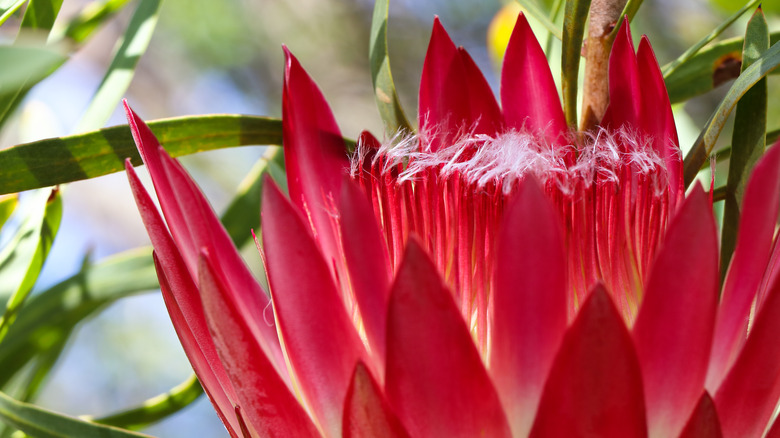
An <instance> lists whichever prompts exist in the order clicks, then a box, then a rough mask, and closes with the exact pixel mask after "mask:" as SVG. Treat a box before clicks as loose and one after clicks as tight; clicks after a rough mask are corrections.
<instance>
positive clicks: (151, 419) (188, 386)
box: [92, 374, 203, 430]
mask: <svg viewBox="0 0 780 438" xmlns="http://www.w3.org/2000/svg"><path fill="white" fill-rule="evenodd" d="M202 394H203V387H202V386H200V382H199V381H198V378H197V376H195V374H193V375H192V376H190V378H188V379H187V380H186V381H184V382H182V383H181V384H179V385H177V386H176V387H175V388H173V389H171V390H170V391H168V392H166V393H165V394H160V395H158V396H156V397H153V398H150V399H149V400H147V401H145V402H144V403H142V404H141V406H139V407H137V408H133V409H129V410H127V411H124V412H120V413H117V414H114V415H110V416H108V417H102V418H98V419H96V420H92V421H93V422H95V423H100V424H106V425H109V426H115V427H121V428H124V429H130V430H139V429H143V428H144V427H147V426H149V425H150V424H153V423H156V422H158V421H160V420H162V419H163V418H165V417H167V416H169V415H172V414H175V413H176V412H179V411H180V410H182V409H183V408H185V407H187V406H189V405H190V403H192V402H194V401H195V400H197V399H198V397H200V396H201V395H202Z"/></svg>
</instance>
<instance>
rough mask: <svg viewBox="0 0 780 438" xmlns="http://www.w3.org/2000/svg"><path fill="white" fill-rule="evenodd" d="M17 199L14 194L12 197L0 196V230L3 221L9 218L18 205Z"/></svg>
mask: <svg viewBox="0 0 780 438" xmlns="http://www.w3.org/2000/svg"><path fill="white" fill-rule="evenodd" d="M18 201H19V197H18V196H16V195H15V194H12V195H0V228H2V227H3V225H4V224H5V221H7V220H8V218H9V217H11V214H13V212H14V210H16V206H17V205H18V203H19V202H18Z"/></svg>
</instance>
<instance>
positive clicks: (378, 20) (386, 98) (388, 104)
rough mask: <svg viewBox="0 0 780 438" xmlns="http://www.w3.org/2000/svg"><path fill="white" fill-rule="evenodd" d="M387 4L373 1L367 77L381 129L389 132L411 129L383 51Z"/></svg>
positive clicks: (381, 0) (385, 1)
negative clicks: (382, 123) (381, 123)
mask: <svg viewBox="0 0 780 438" xmlns="http://www.w3.org/2000/svg"><path fill="white" fill-rule="evenodd" d="M389 5H390V2H389V0H376V2H375V3H374V17H373V19H372V20H371V38H370V40H369V41H370V45H369V50H368V59H369V63H370V64H371V81H372V83H373V84H374V96H375V98H376V105H377V107H378V108H379V114H380V116H381V117H382V120H383V121H384V122H385V129H387V132H388V133H389V134H391V135H392V134H394V133H396V132H398V131H400V130H403V131H406V132H412V131H414V130H413V129H412V125H411V124H410V123H409V120H408V119H407V118H406V115H405V114H404V110H403V108H402V107H401V102H400V101H399V100H398V94H397V93H396V91H395V84H394V83H393V75H392V73H391V71H390V57H389V55H388V53H387V14H388V8H389Z"/></svg>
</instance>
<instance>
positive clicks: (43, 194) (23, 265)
mask: <svg viewBox="0 0 780 438" xmlns="http://www.w3.org/2000/svg"><path fill="white" fill-rule="evenodd" d="M61 219H62V199H61V198H60V196H59V190H57V189H54V190H41V191H39V192H38V193H36V195H35V198H34V200H33V209H32V212H31V214H30V215H29V216H28V217H27V218H26V220H25V221H24V223H23V224H22V226H21V227H20V229H19V231H18V232H17V234H16V235H15V236H14V238H13V239H12V240H11V242H9V243H8V245H7V246H6V247H5V248H3V251H2V252H0V278H2V279H3V282H2V283H0V299H3V298H7V302H6V305H5V307H6V309H5V313H4V314H3V316H0V342H2V340H3V338H4V337H5V335H6V333H7V332H8V328H9V327H10V326H11V324H12V323H13V322H14V320H15V318H16V314H17V312H18V311H19V308H20V307H21V306H22V304H23V303H24V300H25V299H26V298H27V295H29V293H30V291H31V290H32V288H33V286H34V285H35V282H36V281H37V280H38V275H39V274H40V272H41V268H43V263H44V262H45V261H46V257H47V256H48V255H49V250H50V249H51V245H52V243H53V242H54V237H55V236H56V235H57V230H58V229H59V227H60V220H61Z"/></svg>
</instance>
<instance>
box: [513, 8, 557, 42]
mask: <svg viewBox="0 0 780 438" xmlns="http://www.w3.org/2000/svg"><path fill="white" fill-rule="evenodd" d="M515 1H517V2H518V3H520V6H522V7H523V10H524V11H525V12H528V15H530V16H532V17H533V18H534V19H535V20H537V21H539V23H541V25H542V26H544V27H545V28H546V29H547V31H548V32H550V33H551V34H553V36H555V38H557V39H558V40H559V41H561V40H563V34H562V33H561V30H560V29H558V26H556V25H555V23H553V22H552V20H550V17H549V16H548V15H547V14H546V13H545V12H544V11H542V9H541V8H539V5H538V4H536V1H535V0H515Z"/></svg>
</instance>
